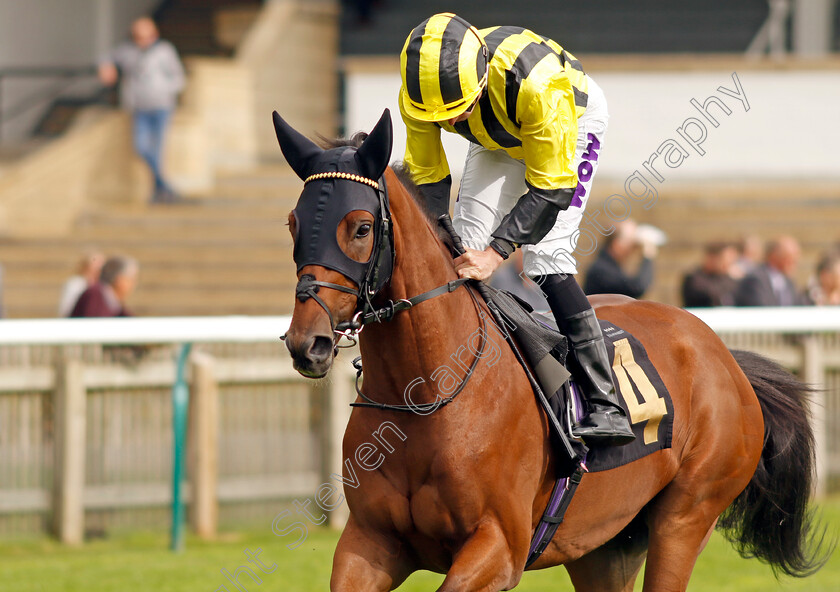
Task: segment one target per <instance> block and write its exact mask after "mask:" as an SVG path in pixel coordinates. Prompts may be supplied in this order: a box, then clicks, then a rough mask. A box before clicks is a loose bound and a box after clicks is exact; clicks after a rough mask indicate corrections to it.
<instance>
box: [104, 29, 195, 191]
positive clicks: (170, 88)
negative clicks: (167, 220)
mask: <svg viewBox="0 0 840 592" xmlns="http://www.w3.org/2000/svg"><path fill="white" fill-rule="evenodd" d="M131 37H132V41H130V42H127V43H124V44H122V45H120V46H118V47H117V48H116V49H114V50H113V51H111V52H110V54H109V55H107V56H106V57H105V59H103V60H102V61H101V62H100V64H99V79H100V81H101V82H102V83H103V84H105V85H106V86H111V85H113V84H115V83H116V82H117V79H118V78H120V77H121V78H122V84H121V86H120V102H121V103H122V105H123V107H125V108H126V109H128V110H129V111H130V112H131V113H132V118H133V134H134V149H135V150H136V151H137V153H138V154H139V155H140V156H141V157H142V158H143V160H145V161H146V163H147V164H148V165H149V168H150V169H151V171H152V174H153V175H154V179H155V191H154V195H153V196H152V201H153V202H171V201H175V200H176V199H177V196H176V194H175V192H174V191H173V190H172V188H171V187H170V185H169V184H168V183H167V182H166V181H165V180H164V178H163V173H162V170H161V153H162V149H163V140H164V136H165V133H166V129H167V127H168V124H169V120H170V118H171V116H172V111H173V109H174V108H175V103H176V101H177V98H178V93H179V92H180V91H181V89H182V88H183V87H184V68H183V66H182V65H181V60H180V59H179V58H178V52H177V51H176V50H175V47H174V46H173V45H172V44H171V43H169V42H168V41H164V40H162V39H160V34H159V33H158V29H157V26H156V25H155V23H154V21H152V19H150V18H146V17H144V18H140V19H137V20H136V21H134V23H133V24H132V25H131Z"/></svg>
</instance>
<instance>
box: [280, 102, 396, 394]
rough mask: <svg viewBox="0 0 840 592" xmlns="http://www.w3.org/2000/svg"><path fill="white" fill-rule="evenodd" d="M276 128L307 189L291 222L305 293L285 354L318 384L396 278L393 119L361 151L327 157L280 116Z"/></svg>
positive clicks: (342, 150)
mask: <svg viewBox="0 0 840 592" xmlns="http://www.w3.org/2000/svg"><path fill="white" fill-rule="evenodd" d="M274 128H275V131H276V132H277V140H278V141H279V142H280V148H281V149H282V150H283V155H284V156H285V157H286V160H287V161H288V162H289V164H290V165H291V167H292V169H294V171H295V172H296V173H297V175H298V176H299V177H300V178H301V179H303V181H304V187H303V192H302V193H301V195H300V198H299V199H298V202H297V205H296V206H295V209H294V210H293V211H292V212H291V213H290V214H289V230H290V231H291V233H292V238H293V240H294V260H295V263H296V264H297V274H298V285H297V290H296V301H295V309H294V313H293V315H292V323H291V325H290V327H289V331H288V332H287V333H286V347H288V349H289V352H290V353H291V355H292V359H293V361H294V367H295V369H297V371H298V372H300V373H301V374H303V375H304V376H307V377H310V378H319V377H321V376H324V375H325V374H326V373H327V372H328V371H329V369H330V366H331V365H332V360H333V356H334V352H335V343H336V335H337V330H339V329H341V328H345V329H346V328H351V329H355V328H358V315H359V313H360V312H361V311H362V310H364V307H365V306H366V305H369V304H370V299H371V298H372V297H373V296H374V295H375V294H376V293H377V292H378V291H379V290H380V289H381V288H382V287H383V285H384V284H385V283H386V282H387V281H388V280H389V279H390V277H391V272H392V270H393V263H394V251H393V237H392V234H391V220H390V212H389V208H388V198H387V194H386V190H385V181H384V179H382V175H383V173H384V172H385V169H386V167H387V166H388V160H389V159H390V158H391V144H392V131H391V116H390V113H389V112H388V111H387V110H386V111H385V112H384V113H383V114H382V117H381V118H380V120H379V123H377V124H376V127H375V128H374V129H373V131H372V132H371V133H370V135H369V136H368V137H367V138H366V139H365V140H364V142H363V143H361V145H359V146H358V147H356V146H341V147H338V148H332V149H328V150H324V149H322V148H321V147H319V146H318V145H316V144H315V143H314V142H312V141H311V140H309V139H308V138H306V137H304V136H303V135H301V134H300V133H299V132H297V131H295V130H294V129H292V128H291V127H290V126H289V124H287V123H286V122H285V121H284V120H283V118H281V117H280V116H279V115H278V114H277V112H275V113H274Z"/></svg>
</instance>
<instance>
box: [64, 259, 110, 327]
mask: <svg viewBox="0 0 840 592" xmlns="http://www.w3.org/2000/svg"><path fill="white" fill-rule="evenodd" d="M103 263H105V255H103V254H102V253H100V252H99V251H91V252H89V253H85V255H84V256H83V257H82V259H81V261H79V265H78V267H77V268H76V275H74V276H71V277H70V278H69V279H68V280H67V281H66V282H64V287H63V288H62V289H61V297H60V298H59V301H58V316H60V317H67V316H70V313H71V312H73V307H75V306H76V302H78V300H79V296H81V295H82V293H83V292H84V291H85V290H87V289H88V288H90V287H91V286H92V285H93V284H95V283H96V280H98V279H99V272H100V271H101V270H102V264H103Z"/></svg>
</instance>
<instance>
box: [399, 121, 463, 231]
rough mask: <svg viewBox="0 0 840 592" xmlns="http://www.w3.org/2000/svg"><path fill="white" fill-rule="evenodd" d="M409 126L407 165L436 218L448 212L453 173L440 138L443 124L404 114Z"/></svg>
mask: <svg viewBox="0 0 840 592" xmlns="http://www.w3.org/2000/svg"><path fill="white" fill-rule="evenodd" d="M402 117H403V121H404V122H405V128H406V134H407V136H406V145H405V165H406V166H407V167H408V170H409V171H410V172H411V177H412V179H413V180H414V182H415V183H417V186H418V188H419V189H420V193H421V194H422V195H423V200H424V201H425V202H426V209H427V210H428V211H429V213H431V214H432V215H433V216H434V217H435V218H437V217H438V216H440V215H441V214H448V213H449V194H450V190H451V188H452V176H451V175H450V174H449V163H448V162H447V161H446V154H445V153H444V151H443V143H442V142H441V141H440V127H439V126H437V125H435V124H434V123H428V122H424V121H417V120H416V119H412V118H411V117H408V116H406V115H405V114H404V113H403V114H402Z"/></svg>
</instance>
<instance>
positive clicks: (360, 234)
mask: <svg viewBox="0 0 840 592" xmlns="http://www.w3.org/2000/svg"><path fill="white" fill-rule="evenodd" d="M369 234H370V224H362V225H361V226H359V229H358V230H357V231H356V238H365V237H366V236H367V235H369Z"/></svg>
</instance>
